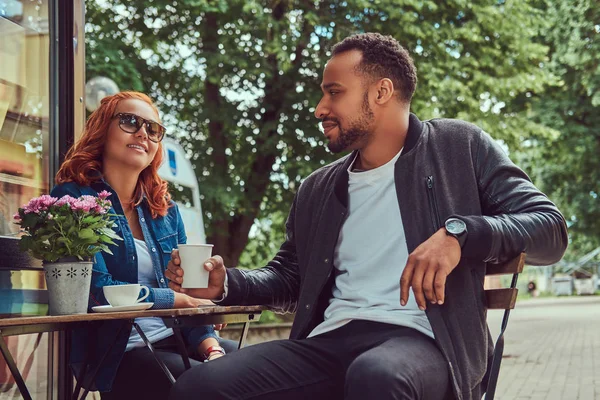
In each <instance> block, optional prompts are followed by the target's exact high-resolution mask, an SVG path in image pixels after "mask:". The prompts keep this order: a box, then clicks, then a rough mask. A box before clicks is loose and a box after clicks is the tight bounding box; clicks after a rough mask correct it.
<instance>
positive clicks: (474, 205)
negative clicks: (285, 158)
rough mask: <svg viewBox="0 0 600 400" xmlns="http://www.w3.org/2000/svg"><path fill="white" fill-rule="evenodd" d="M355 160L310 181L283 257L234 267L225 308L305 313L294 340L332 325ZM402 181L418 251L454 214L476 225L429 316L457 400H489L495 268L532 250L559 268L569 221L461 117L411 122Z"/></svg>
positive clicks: (535, 260) (399, 187) (404, 209)
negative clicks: (489, 304)
mask: <svg viewBox="0 0 600 400" xmlns="http://www.w3.org/2000/svg"><path fill="white" fill-rule="evenodd" d="M351 160H352V155H348V156H346V157H343V158H341V159H340V160H338V161H336V162H334V163H332V164H330V165H327V166H325V167H323V168H321V169H319V170H317V171H316V172H314V173H313V174H311V175H310V176H309V177H308V178H307V179H306V180H305V181H304V182H303V183H302V185H301V186H300V188H299V190H298V193H297V194H296V197H295V199H294V203H293V205H292V208H291V211H290V214H289V217H288V219H287V222H286V241H285V242H284V243H283V245H282V246H281V248H280V250H279V252H278V253H277V255H276V256H275V257H274V258H273V260H272V261H271V262H269V263H268V265H267V266H265V267H263V268H260V269H256V270H251V271H247V270H240V269H236V268H232V269H229V270H228V271H227V275H228V282H229V283H228V285H229V289H228V292H229V293H228V296H227V298H226V299H225V300H224V301H223V302H222V303H221V304H224V305H225V304H242V305H248V304H262V305H268V306H270V307H272V308H273V309H275V310H276V311H282V312H293V311H295V312H296V317H295V320H294V324H293V327H292V332H291V338H293V339H298V338H305V337H306V336H307V335H308V334H309V333H310V332H311V330H312V329H313V328H314V327H315V326H316V325H317V324H319V323H320V322H321V321H322V320H323V311H324V310H325V308H326V307H327V305H328V303H329V299H330V298H331V296H332V292H331V289H332V286H333V284H334V279H333V277H334V275H335V274H333V273H332V271H333V269H334V266H333V263H332V260H333V255H334V250H335V246H336V242H337V239H338V233H339V231H340V228H341V226H342V223H343V221H344V218H345V216H346V213H347V204H348V172H347V169H348V166H349V165H350V163H351ZM395 185H396V191H397V194H398V202H399V205H400V212H401V216H402V222H403V224H404V229H405V234H406V240H407V245H408V251H409V253H410V252H412V251H413V250H414V249H415V248H416V247H417V246H418V245H419V244H421V243H422V242H424V241H425V240H427V239H428V238H429V237H430V236H431V235H432V234H433V233H435V232H436V231H437V230H438V229H439V228H440V227H442V226H443V223H444V221H445V220H446V219H447V218H448V217H450V216H458V217H460V218H461V219H463V220H464V221H465V222H466V224H467V231H468V237H467V241H466V243H465V245H464V247H463V250H462V258H461V261H460V263H459V265H458V266H457V267H456V268H455V269H454V270H453V271H452V273H451V274H450V275H449V276H448V279H447V282H446V299H445V302H444V304H443V305H441V306H438V305H433V304H428V306H427V311H426V313H427V317H428V319H429V321H430V323H431V327H432V329H433V333H434V335H435V340H436V342H437V344H438V346H439V347H440V349H441V351H442V353H443V354H444V356H445V358H446V360H448V363H449V369H450V373H451V377H452V381H453V387H454V391H455V394H456V397H457V398H458V399H475V398H476V399H480V398H481V396H482V394H483V392H484V391H485V388H484V387H483V386H484V385H482V381H484V375H485V373H486V370H487V367H488V363H489V361H490V353H491V350H492V341H491V337H490V335H489V331H488V328H487V324H486V308H485V297H484V289H483V280H484V276H485V269H486V263H488V262H500V261H504V260H508V259H510V258H512V257H514V256H516V255H517V254H519V253H520V252H523V251H525V252H527V263H528V264H530V265H546V264H552V263H554V262H557V261H558V260H559V259H560V258H561V257H562V255H563V253H564V251H565V249H566V246H567V229H566V225H565V221H564V218H563V217H562V215H561V214H560V212H559V211H558V209H557V208H556V206H555V205H554V204H553V203H552V202H551V201H550V200H548V198H547V197H546V196H545V195H544V194H543V193H541V192H540V191H539V190H537V189H536V188H535V187H534V186H533V184H532V183H531V182H530V180H529V178H528V177H527V175H526V174H525V173H524V172H523V171H521V170H520V169H519V168H518V167H517V166H515V165H514V164H513V163H512V162H511V161H510V160H509V158H508V157H507V156H506V154H505V153H504V152H503V151H502V149H501V148H500V147H499V146H498V144H497V143H495V142H494V141H493V140H492V139H491V137H490V136H489V135H488V134H486V133H485V132H483V131H482V130H481V129H479V128H478V127H476V126H474V125H472V124H469V123H466V122H462V121H457V120H448V119H434V120H430V121H425V122H421V121H419V119H418V118H417V117H416V116H414V115H411V116H410V123H409V129H408V134H407V138H406V141H405V146H404V151H403V152H402V155H401V156H400V157H399V159H398V161H397V162H396V165H395ZM403 267H404V266H403V265H398V268H403ZM373 268H376V266H373Z"/></svg>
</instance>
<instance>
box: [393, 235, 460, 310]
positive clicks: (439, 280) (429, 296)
mask: <svg viewBox="0 0 600 400" xmlns="http://www.w3.org/2000/svg"><path fill="white" fill-rule="evenodd" d="M460 255H461V249H460V244H459V243H458V240H457V239H456V238H455V237H453V236H449V235H447V234H446V229H444V228H441V229H440V230H438V231H437V232H436V233H434V234H433V236H431V237H430V238H429V239H427V240H426V241H425V242H423V243H421V244H420V245H419V246H418V247H417V248H416V249H415V251H413V252H412V253H411V254H410V255H409V256H408V262H407V263H406V267H405V268H404V272H403V273H402V277H401V278H400V304H401V305H402V306H404V305H406V303H407V302H408V295H409V292H410V290H409V289H410V287H411V286H412V289H413V292H414V294H415V300H416V302H417V305H418V306H419V309H421V310H425V308H427V300H429V301H431V302H432V303H434V304H435V303H437V304H440V305H441V304H443V303H444V291H445V288H446V277H447V276H448V275H450V272H452V270H453V269H454V268H456V266H457V265H458V262H459V261H460Z"/></svg>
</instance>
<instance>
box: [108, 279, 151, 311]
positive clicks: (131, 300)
mask: <svg viewBox="0 0 600 400" xmlns="http://www.w3.org/2000/svg"><path fill="white" fill-rule="evenodd" d="M142 289H143V290H145V292H146V293H145V294H144V295H143V296H142V297H140V290H142ZM102 290H103V291H104V297H106V300H108V302H109V304H110V305H111V306H113V307H119V306H131V305H134V304H137V303H139V302H140V301H143V300H144V299H145V298H146V297H148V295H149V294H150V289H148V287H147V286H144V285H140V284H139V283H132V284H129V285H108V286H104V287H103V288H102Z"/></svg>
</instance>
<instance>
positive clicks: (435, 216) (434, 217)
mask: <svg viewBox="0 0 600 400" xmlns="http://www.w3.org/2000/svg"><path fill="white" fill-rule="evenodd" d="M425 183H426V184H427V198H428V199H429V208H430V209H431V222H432V224H433V229H434V231H437V230H438V229H440V227H441V226H442V224H441V222H440V212H439V210H438V206H437V201H436V198H435V188H434V187H433V176H431V175H430V176H428V177H427V178H426V179H425Z"/></svg>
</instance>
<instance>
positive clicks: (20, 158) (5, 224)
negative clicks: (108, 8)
mask: <svg viewBox="0 0 600 400" xmlns="http://www.w3.org/2000/svg"><path fill="white" fill-rule="evenodd" d="M0 60H2V68H0V235H11V234H13V235H14V234H15V233H16V232H17V231H18V227H17V226H16V225H14V224H13V223H12V215H13V214H14V213H16V211H17V208H18V207H19V206H20V205H22V204H23V203H25V202H27V201H28V200H29V198H31V197H33V196H37V195H39V194H41V193H47V192H48V190H49V182H48V175H49V174H48V135H49V133H48V125H49V114H50V98H49V32H48V4H47V1H46V0H34V1H31V0H23V1H17V0H0Z"/></svg>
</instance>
